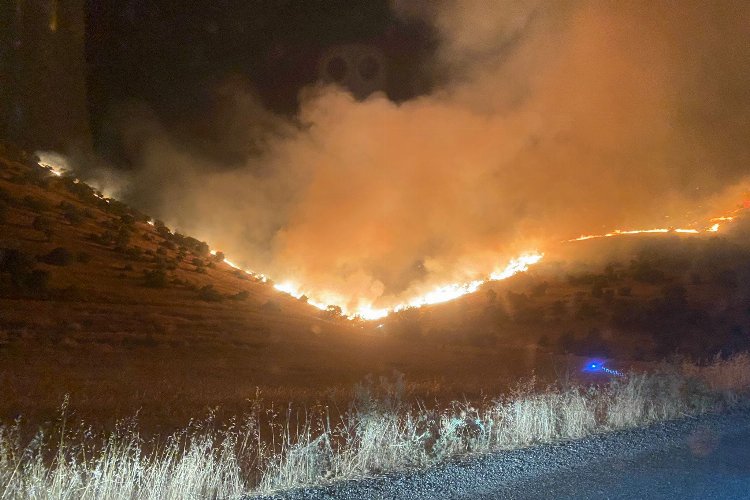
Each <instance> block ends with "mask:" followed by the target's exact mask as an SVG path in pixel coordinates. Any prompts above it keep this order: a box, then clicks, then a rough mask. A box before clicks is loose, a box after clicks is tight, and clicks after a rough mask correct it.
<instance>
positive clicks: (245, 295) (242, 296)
mask: <svg viewBox="0 0 750 500" xmlns="http://www.w3.org/2000/svg"><path fill="white" fill-rule="evenodd" d="M249 296H250V294H249V293H248V291H247V290H242V291H241V292H237V293H235V294H234V295H232V296H231V297H230V298H231V299H232V300H247V298H248V297H249Z"/></svg>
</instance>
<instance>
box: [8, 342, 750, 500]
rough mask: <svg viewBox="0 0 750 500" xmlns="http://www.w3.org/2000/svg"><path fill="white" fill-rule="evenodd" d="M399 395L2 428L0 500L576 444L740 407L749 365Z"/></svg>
mask: <svg viewBox="0 0 750 500" xmlns="http://www.w3.org/2000/svg"><path fill="white" fill-rule="evenodd" d="M404 387H405V384H404V380H403V378H401V377H395V378H391V379H380V380H379V381H377V382H376V381H374V380H368V381H367V382H366V383H363V384H360V385H359V386H358V387H357V388H356V390H355V395H356V396H355V398H354V401H353V402H352V403H351V405H350V407H349V408H348V409H347V410H346V411H343V412H338V413H336V412H333V411H332V409H331V408H329V407H327V406H325V405H317V406H315V407H312V408H308V409H307V410H306V411H302V410H301V409H293V407H292V406H288V407H283V406H282V407H280V408H279V407H278V406H274V405H264V404H263V402H262V401H261V399H260V398H259V397H256V399H254V400H253V401H252V402H253V410H252V411H251V412H250V413H249V414H247V415H245V416H244V417H243V418H241V419H234V420H229V421H226V422H225V423H224V424H219V422H217V421H215V420H214V419H211V418H209V419H208V420H206V421H204V422H200V423H194V424H191V426H189V428H188V429H185V430H184V431H182V432H179V433H175V434H173V435H172V436H170V437H169V438H167V439H165V440H149V441H145V440H143V439H142V438H141V437H140V434H139V432H138V428H137V424H136V423H134V422H130V423H129V424H122V425H121V426H120V427H119V428H118V429H117V430H116V431H114V432H112V433H111V434H109V435H106V436H102V435H97V434H95V433H92V431H91V430H90V429H89V428H87V427H85V426H82V425H80V424H77V425H76V426H72V425H71V422H70V421H69V419H68V417H67V416H66V415H67V411H68V408H67V402H66V403H64V404H63V408H62V410H61V416H60V419H59V420H58V422H57V425H55V426H53V427H51V428H48V429H46V430H45V431H40V432H39V433H38V434H37V435H36V436H34V437H33V438H32V439H30V440H24V439H22V437H21V434H22V433H21V432H20V431H19V428H20V425H19V424H16V425H15V426H9V427H3V428H1V429H0V498H37V499H47V498H49V499H52V498H55V499H57V498H81V499H86V498H91V499H94V498H133V499H135V498H138V499H141V498H154V499H156V498H159V499H166V498H238V497H240V496H242V495H244V494H247V493H269V492H273V491H279V490H284V489H289V488H295V487H302V486H314V485H321V484H326V483H330V482H333V481H337V480H343V479H356V478H362V477H366V476H369V475H373V474H379V473H384V472H387V471H394V470H404V469H410V468H420V467H427V466H430V465H433V464H436V463H439V462H441V461H444V460H446V459H448V458H451V457H456V456H463V455H467V454H471V453H486V452H492V451H499V450H507V449H515V448H521V447H527V446H531V445H534V444H538V443H547V442H553V441H559V440H572V439H580V438H583V437H585V436H589V435H592V434H595V433H601V432H609V431H614V430H617V429H624V428H630V427H638V426H645V425H648V424H651V423H654V422H658V421H663V420H670V419H679V418H684V417H688V416H695V415H700V414H704V413H707V412H717V411H724V410H727V409H731V408H735V407H738V406H745V405H747V403H748V400H749V397H750V355H748V354H746V353H742V354H737V355H734V356H732V357H731V358H728V359H720V358H717V359H715V360H714V361H713V362H711V363H709V364H705V365H697V364H692V363H688V362H681V363H679V362H674V363H671V364H662V365H661V366H659V367H658V369H656V370H654V371H651V372H649V373H630V374H627V375H624V376H622V377H613V378H612V379H611V380H609V381H608V382H606V383H603V384H599V385H588V386H584V385H576V384H568V383H566V382H565V381H564V380H562V381H560V382H558V384H557V385H555V386H548V387H541V388H540V387H536V384H535V383H534V380H530V381H528V382H527V383H522V384H520V385H518V386H517V387H516V388H515V390H513V391H511V392H510V393H508V394H506V395H503V396H500V397H498V398H496V399H487V400H485V401H483V402H481V403H478V404H471V403H468V402H460V401H456V402H453V403H451V404H449V405H446V406H443V407H429V406H427V405H425V404H422V403H418V402H410V401H409V400H408V398H407V397H405V394H404Z"/></svg>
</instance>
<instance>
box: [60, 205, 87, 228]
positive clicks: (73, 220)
mask: <svg viewBox="0 0 750 500" xmlns="http://www.w3.org/2000/svg"><path fill="white" fill-rule="evenodd" d="M63 203H66V204H67V205H66V206H65V207H63V217H65V220H67V221H68V222H69V223H70V224H71V225H73V226H77V225H79V224H81V223H82V222H83V221H84V219H85V217H84V215H83V213H82V212H81V211H80V210H78V209H77V208H76V207H74V206H73V205H72V204H70V203H68V202H65V201H63V202H61V205H62V204H63Z"/></svg>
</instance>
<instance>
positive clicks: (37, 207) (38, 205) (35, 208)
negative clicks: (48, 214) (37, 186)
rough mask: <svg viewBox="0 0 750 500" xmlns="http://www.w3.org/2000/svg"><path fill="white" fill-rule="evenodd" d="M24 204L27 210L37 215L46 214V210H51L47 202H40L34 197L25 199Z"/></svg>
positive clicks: (25, 197) (27, 196)
mask: <svg viewBox="0 0 750 500" xmlns="http://www.w3.org/2000/svg"><path fill="white" fill-rule="evenodd" d="M23 204H24V206H25V207H26V208H28V209H29V210H31V211H32V212H36V213H41V212H44V211H46V210H49V208H50V206H49V204H48V203H47V202H46V201H44V200H40V199H39V198H34V197H33V196H29V195H26V196H24V197H23Z"/></svg>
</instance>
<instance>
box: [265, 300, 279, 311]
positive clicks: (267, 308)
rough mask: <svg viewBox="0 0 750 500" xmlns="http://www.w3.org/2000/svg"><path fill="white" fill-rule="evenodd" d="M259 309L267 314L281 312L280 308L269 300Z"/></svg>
mask: <svg viewBox="0 0 750 500" xmlns="http://www.w3.org/2000/svg"><path fill="white" fill-rule="evenodd" d="M261 309H263V310H264V311H268V312H281V306H280V305H279V304H277V303H276V302H274V301H271V300H269V301H268V302H266V303H264V304H263V305H262V306H261Z"/></svg>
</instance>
